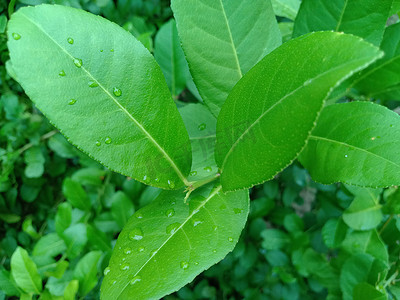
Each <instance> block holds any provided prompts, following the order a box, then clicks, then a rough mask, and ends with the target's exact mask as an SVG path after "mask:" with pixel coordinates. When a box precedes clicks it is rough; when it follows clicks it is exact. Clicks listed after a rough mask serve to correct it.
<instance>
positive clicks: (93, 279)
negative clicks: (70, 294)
mask: <svg viewBox="0 0 400 300" xmlns="http://www.w3.org/2000/svg"><path fill="white" fill-rule="evenodd" d="M101 255H102V253H101V252H100V251H91V252H89V253H87V254H86V255H85V256H84V257H82V258H81V259H80V260H79V262H78V264H77V265H76V267H75V270H74V278H75V279H78V280H79V295H80V296H82V297H84V296H86V295H87V294H88V293H89V292H90V291H91V290H92V289H93V288H94V287H95V286H96V284H97V263H98V261H99V259H100V257H101Z"/></svg>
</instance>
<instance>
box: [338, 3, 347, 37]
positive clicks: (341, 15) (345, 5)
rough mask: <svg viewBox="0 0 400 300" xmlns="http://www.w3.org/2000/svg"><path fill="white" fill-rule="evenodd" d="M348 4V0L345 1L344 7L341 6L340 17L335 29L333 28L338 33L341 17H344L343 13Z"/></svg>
mask: <svg viewBox="0 0 400 300" xmlns="http://www.w3.org/2000/svg"><path fill="white" fill-rule="evenodd" d="M348 3H349V0H345V2H344V5H343V9H342V11H341V13H340V17H339V20H338V23H337V25H336V28H335V31H339V28H340V26H341V25H342V21H343V16H344V13H345V11H346V8H347V4H348Z"/></svg>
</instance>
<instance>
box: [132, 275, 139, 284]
mask: <svg viewBox="0 0 400 300" xmlns="http://www.w3.org/2000/svg"><path fill="white" fill-rule="evenodd" d="M140 281H142V277H140V276H139V275H138V276H135V277H133V278H132V280H131V281H130V284H132V285H133V284H135V283H138V282H140Z"/></svg>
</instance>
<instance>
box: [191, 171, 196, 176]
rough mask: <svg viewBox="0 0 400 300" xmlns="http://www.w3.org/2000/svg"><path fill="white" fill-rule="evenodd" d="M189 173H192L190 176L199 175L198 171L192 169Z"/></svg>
mask: <svg viewBox="0 0 400 300" xmlns="http://www.w3.org/2000/svg"><path fill="white" fill-rule="evenodd" d="M189 175H190V176H196V175H197V171H192V172H190V174H189Z"/></svg>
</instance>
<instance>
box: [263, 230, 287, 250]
mask: <svg viewBox="0 0 400 300" xmlns="http://www.w3.org/2000/svg"><path fill="white" fill-rule="evenodd" d="M261 237H262V238H263V242H262V244H261V245H262V247H263V248H264V249H267V250H275V249H281V248H283V247H285V246H286V245H287V244H288V243H289V242H290V238H289V236H288V235H287V234H286V233H285V232H283V231H281V230H279V229H265V230H263V231H262V232H261Z"/></svg>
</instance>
